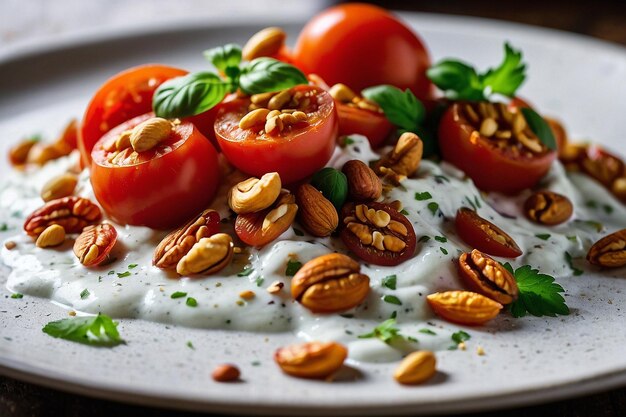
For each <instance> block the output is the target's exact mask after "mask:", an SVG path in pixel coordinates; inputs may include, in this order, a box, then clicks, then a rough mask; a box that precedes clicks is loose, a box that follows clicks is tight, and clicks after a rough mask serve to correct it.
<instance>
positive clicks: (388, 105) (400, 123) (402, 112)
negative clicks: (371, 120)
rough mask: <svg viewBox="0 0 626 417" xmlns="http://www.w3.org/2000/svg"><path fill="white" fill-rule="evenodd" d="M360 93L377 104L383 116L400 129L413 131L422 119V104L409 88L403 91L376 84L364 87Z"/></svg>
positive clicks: (390, 86)
mask: <svg viewBox="0 0 626 417" xmlns="http://www.w3.org/2000/svg"><path fill="white" fill-rule="evenodd" d="M361 94H363V97H365V98H367V99H368V100H372V101H374V102H375V103H376V104H378V105H379V106H380V107H381V108H382V109H383V112H384V113H385V117H387V119H388V120H389V121H390V122H391V123H393V124H394V125H396V126H397V127H399V128H400V129H404V130H408V131H411V132H415V130H416V129H417V127H418V126H419V125H421V124H422V122H423V121H424V115H425V110H424V105H423V104H422V102H421V101H419V100H418V99H417V98H416V97H415V95H413V93H412V92H411V90H409V89H406V90H405V91H404V92H403V91H402V90H400V89H399V88H396V87H394V86H392V85H377V86H375V87H370V88H366V89H365V90H363V91H362V92H361Z"/></svg>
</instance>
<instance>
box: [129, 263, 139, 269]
mask: <svg viewBox="0 0 626 417" xmlns="http://www.w3.org/2000/svg"><path fill="white" fill-rule="evenodd" d="M137 266H138V265H137V264H130V265H128V269H134V268H137Z"/></svg>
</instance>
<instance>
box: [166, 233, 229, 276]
mask: <svg viewBox="0 0 626 417" xmlns="http://www.w3.org/2000/svg"><path fill="white" fill-rule="evenodd" d="M234 253H235V251H234V244H233V239H232V238H231V237H230V236H229V235H227V234H226V233H216V234H214V235H213V236H210V237H203V238H202V239H200V240H198V242H197V243H196V244H195V245H193V247H192V248H191V249H190V250H189V252H187V254H186V255H185V256H183V257H182V259H181V260H180V261H178V264H177V265H176V272H178V273H179V274H180V275H191V274H206V275H208V274H214V273H215V272H219V271H221V270H222V269H224V268H225V267H226V266H228V264H230V261H231V260H232V259H233V255H234Z"/></svg>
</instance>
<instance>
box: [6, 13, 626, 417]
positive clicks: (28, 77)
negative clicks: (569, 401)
mask: <svg viewBox="0 0 626 417" xmlns="http://www.w3.org/2000/svg"><path fill="white" fill-rule="evenodd" d="M403 17H404V18H405V19H406V20H407V21H408V22H409V23H410V24H411V25H413V26H414V27H415V29H416V30H418V31H419V32H420V33H421V35H422V36H423V38H424V39H425V40H426V42H427V44H428V46H429V48H430V50H431V53H432V55H433V57H434V59H435V60H436V59H439V58H442V57H444V56H455V57H461V58H464V59H466V60H468V61H470V62H473V63H477V64H482V65H485V66H486V65H489V64H493V63H495V62H499V60H500V59H501V56H502V43H503V41H504V40H509V41H511V42H512V43H513V44H514V45H515V46H517V47H520V48H522V50H523V51H524V53H525V57H526V61H527V62H528V63H529V79H528V82H527V84H526V85H525V86H524V87H523V90H522V94H523V95H524V96H525V97H529V98H530V99H531V100H532V102H533V103H535V104H536V105H537V106H538V107H539V108H540V109H542V110H543V111H545V112H546V113H548V114H554V115H559V117H560V118H562V119H563V120H564V121H565V123H566V125H567V126H568V127H569V128H570V131H571V132H573V133H575V134H576V135H577V136H579V137H584V138H593V139H594V140H597V141H599V142H602V143H605V144H608V145H612V146H613V148H614V149H616V150H618V151H620V152H621V153H622V154H624V153H626V149H625V148H624V145H623V142H620V140H623V138H622V137H621V135H622V133H623V126H622V124H623V113H624V111H626V94H624V88H623V86H624V81H625V80H626V52H625V50H624V49H623V48H620V47H617V46H614V45H609V44H606V43H601V42H598V41H594V40H590V39H587V38H583V37H578V36H574V35H567V34H563V33H559V32H554V31H548V30H543V29H536V28H529V27H525V26H520V25H513V24H505V23H499V22H492V21H486V20H480V19H467V18H453V17H445V16H436V15H423V14H404V15H403ZM276 23H280V22H267V25H270V24H276ZM262 26H263V25H262V24H260V25H254V26H250V25H245V24H234V23H232V22H231V23H225V24H223V26H221V27H217V26H211V27H202V26H201V25H199V24H197V22H196V23H194V24H187V25H180V26H177V27H168V28H156V29H155V28H152V29H150V30H146V31H143V32H141V33H132V34H129V33H125V34H120V33H117V34H116V35H115V36H113V35H111V34H102V35H91V36H90V37H89V38H88V39H87V40H85V39H69V40H65V41H63V42H57V43H55V44H49V45H46V46H45V47H43V48H41V47H39V48H35V49H31V50H28V51H15V50H13V51H9V52H5V53H4V55H3V56H0V92H1V94H0V131H2V135H3V139H4V140H3V142H2V143H1V144H0V153H1V154H3V155H4V154H5V152H6V148H7V147H8V142H9V141H8V140H7V139H9V138H11V139H12V140H13V139H14V140H17V139H18V138H19V137H20V136H22V135H24V134H27V133H32V132H43V133H47V134H49V135H52V134H54V132H55V131H57V130H58V129H59V128H60V127H61V126H62V125H63V123H64V122H65V121H66V120H67V119H68V118H69V117H71V116H79V115H80V114H81V111H82V109H83V108H84V106H85V105H86V102H87V100H88V98H89V97H90V94H91V93H92V92H93V91H94V90H95V88H97V86H98V85H99V84H100V83H101V82H102V81H103V80H104V79H105V78H106V77H107V76H109V75H111V74H113V73H115V72H116V71H118V70H121V69H124V68H127V67H129V66H131V65H135V64H140V63H145V62H163V63H166V64H172V65H176V66H181V67H185V68H189V69H192V70H193V69H199V68H202V67H203V66H204V65H206V64H205V62H204V60H203V58H202V54H201V52H202V51H203V50H204V49H206V48H207V47H209V46H213V45H220V44H224V43H226V42H232V41H239V42H243V41H245V39H246V37H247V36H249V35H250V34H251V33H253V32H254V31H255V30H256V29H258V28H260V27H262ZM287 29H288V30H289V31H290V33H291V34H292V36H291V39H292V40H293V39H294V38H295V33H297V30H298V26H297V25H293V24H291V25H287ZM6 169H7V167H6V164H4V165H3V166H2V169H1V170H0V172H2V171H3V172H6ZM610 275H611V274H607V275H605V276H591V275H590V274H585V275H584V276H581V277H572V278H568V279H562V280H561V283H562V284H563V285H564V286H565V287H566V289H567V302H568V304H569V305H570V307H571V309H572V313H573V314H571V315H570V316H568V317H565V318H557V319H554V318H524V319H521V320H514V319H510V318H507V317H506V316H503V317H501V318H499V319H498V320H496V321H495V322H494V323H492V324H491V325H489V326H487V327H486V328H478V329H472V330H471V333H472V335H473V339H472V342H475V343H474V344H473V349H471V350H468V351H465V352H463V351H453V352H449V351H446V352H440V353H438V358H439V363H440V367H439V370H440V372H439V374H438V375H437V377H436V378H434V380H433V381H431V382H429V383H428V384H426V385H424V386H421V387H417V388H406V387H401V386H398V385H397V384H396V383H394V382H393V380H392V379H391V372H392V369H393V366H394V365H368V364H362V365H357V366H355V368H356V369H355V370H354V371H355V372H354V374H352V373H349V375H344V376H345V378H343V380H342V381H339V382H335V383H333V384H329V383H325V382H312V381H303V380H297V379H292V378H288V377H285V376H284V375H282V374H281V373H280V371H279V370H278V369H277V367H276V366H275V365H274V363H273V361H272V358H271V355H272V352H273V351H274V349H275V348H276V347H278V346H280V345H282V344H286V343H289V342H290V341H293V336H291V335H284V334H249V333H228V332H223V331H203V330H197V329H187V328H180V327H175V326H165V325H162V324H155V323H149V322H142V321H137V320H121V324H120V331H121V332H122V334H123V335H124V338H125V339H126V340H127V342H128V344H127V345H122V346H119V347H116V348H114V349H98V348H93V347H87V346H82V345H77V344H73V343H70V342H66V341H62V340H57V339H52V338H50V337H48V336H46V335H44V334H43V333H42V332H41V328H42V326H43V325H44V324H45V323H47V322H48V321H50V320H52V319H58V318H61V317H65V316H66V314H67V312H66V311H65V310H63V309H61V308H60V307H57V306H55V305H52V304H50V303H49V302H47V301H45V300H42V299H36V298H33V297H28V296H26V297H24V299H22V300H13V299H10V298H8V297H7V296H8V291H7V290H5V289H0V291H1V293H2V297H1V298H0V372H2V373H4V374H7V375H9V376H12V377H16V378H20V379H24V380H27V381H30V382H34V383H39V384H45V385H49V386H52V387H54V388H59V389H65V390H69V391H73V392H77V393H81V394H86V395H92V396H98V397H106V398H111V399H117V400H121V401H128V402H137V403H143V404H149V405H153V406H165V407H172V408H184V409H195V410H205V411H220V412H233V413H234V412H241V413H244V412H245V413H246V414H271V415H277V414H288V413H296V412H299V413H302V412H306V413H307V414H320V415H321V414H325V413H328V412H330V411H333V412H339V411H341V412H342V413H343V414H345V415H347V414H355V415H364V414H375V413H384V414H385V415H392V414H408V413H411V414H413V415H416V414H426V413H433V412H438V413H444V412H459V411H472V410H482V409H489V408H496V407H504V406H514V405H520V404H528V403H533V402H540V401H547V400H555V399H559V398H564V397H569V396H574V395H580V394H585V393H590V392H595V391H600V390H604V389H609V388H611V387H615V386H619V385H623V384H625V383H626V354H625V353H626V348H625V347H624V346H626V332H625V331H624V325H623V323H624V321H625V319H626V317H625V310H624V308H623V306H624V305H626V281H625V280H624V275H626V273H625V272H624V269H621V270H619V271H615V272H613V273H612V275H613V276H612V277H611V276H610ZM618 275H619V276H618ZM0 276H1V277H0V281H1V282H4V280H5V278H6V268H5V270H4V271H3V272H1V273H0ZM188 340H191V341H193V344H194V345H195V347H196V349H195V350H191V349H190V348H188V347H187V346H186V342H187V341H188ZM478 343H480V344H481V345H482V346H484V348H485V350H486V352H487V354H486V355H485V356H478V355H476V353H475V351H474V349H475V346H476V344H478ZM257 361H258V363H257ZM222 362H234V363H237V364H238V365H239V366H240V368H241V369H242V371H243V377H244V382H242V383H237V384H216V383H214V382H213V381H212V380H211V378H210V372H211V369H212V368H213V366H214V365H216V364H218V363H222ZM359 371H360V372H359ZM354 376H357V377H358V380H356V381H355V380H352V379H353V377H354Z"/></svg>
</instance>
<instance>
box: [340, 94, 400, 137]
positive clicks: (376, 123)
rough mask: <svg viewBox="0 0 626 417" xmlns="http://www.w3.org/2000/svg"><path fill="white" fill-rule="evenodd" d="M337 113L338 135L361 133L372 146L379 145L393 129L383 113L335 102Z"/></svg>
mask: <svg viewBox="0 0 626 417" xmlns="http://www.w3.org/2000/svg"><path fill="white" fill-rule="evenodd" d="M335 105H336V106H337V114H338V115H339V135H340V136H343V135H351V134H357V135H363V136H365V137H367V139H368V140H369V142H370V145H371V146H372V148H377V147H379V146H381V145H382V144H383V143H384V142H385V139H387V137H388V136H389V134H390V133H391V131H392V130H393V125H392V124H391V123H389V120H387V118H386V117H385V115H384V114H381V113H376V112H373V111H369V110H363V109H357V108H355V107H350V106H348V105H347V104H341V103H335Z"/></svg>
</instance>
